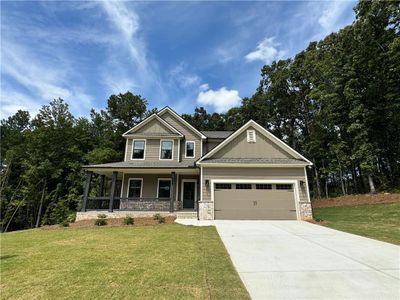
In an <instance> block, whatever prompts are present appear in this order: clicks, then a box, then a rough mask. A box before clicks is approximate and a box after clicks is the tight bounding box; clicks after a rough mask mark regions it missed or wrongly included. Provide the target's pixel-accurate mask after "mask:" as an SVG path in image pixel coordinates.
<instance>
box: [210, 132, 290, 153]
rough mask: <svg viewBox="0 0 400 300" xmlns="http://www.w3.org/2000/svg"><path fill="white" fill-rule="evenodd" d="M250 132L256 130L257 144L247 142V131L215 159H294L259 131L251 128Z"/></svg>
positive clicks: (225, 147) (231, 142)
mask: <svg viewBox="0 0 400 300" xmlns="http://www.w3.org/2000/svg"><path fill="white" fill-rule="evenodd" d="M248 130H255V132H256V142H255V143H249V142H247V130H245V131H244V132H242V133H241V134H239V135H238V136H237V137H236V138H234V139H233V140H232V141H230V142H229V143H228V144H226V145H225V146H224V147H223V148H222V149H221V150H219V151H217V152H216V153H215V154H213V155H212V157H213V158H294V157H293V156H292V155H290V154H289V153H287V152H286V151H284V150H283V149H282V148H281V147H279V146H277V145H276V144H275V143H274V142H272V141H270V140H269V139H268V138H267V137H265V136H264V135H263V134H261V133H260V132H259V131H258V130H257V129H255V128H253V127H252V126H250V127H249V128H248Z"/></svg>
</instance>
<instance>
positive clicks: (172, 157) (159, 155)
mask: <svg viewBox="0 0 400 300" xmlns="http://www.w3.org/2000/svg"><path fill="white" fill-rule="evenodd" d="M162 142H172V149H171V150H172V154H171V158H161V145H162ZM174 147H175V140H170V139H161V140H160V150H159V151H158V160H174Z"/></svg>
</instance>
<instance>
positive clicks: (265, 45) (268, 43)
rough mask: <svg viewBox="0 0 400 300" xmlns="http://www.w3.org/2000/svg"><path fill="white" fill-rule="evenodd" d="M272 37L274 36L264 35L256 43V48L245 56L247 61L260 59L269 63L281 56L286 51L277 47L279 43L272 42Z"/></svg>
mask: <svg viewBox="0 0 400 300" xmlns="http://www.w3.org/2000/svg"><path fill="white" fill-rule="evenodd" d="M274 39H275V38H274V37H269V38H268V37H266V38H265V39H264V40H263V41H261V42H260V43H259V44H258V45H257V48H256V50H254V51H252V52H250V53H249V54H247V55H246V56H245V57H246V59H247V60H248V61H255V60H261V61H263V62H264V63H266V64H269V63H271V62H272V61H274V60H276V59H280V58H282V57H283V56H284V55H285V53H286V52H285V51H282V50H279V49H278V46H279V44H278V43H276V42H274Z"/></svg>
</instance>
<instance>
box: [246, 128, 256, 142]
mask: <svg viewBox="0 0 400 300" xmlns="http://www.w3.org/2000/svg"><path fill="white" fill-rule="evenodd" d="M250 133H252V134H253V137H254V140H250ZM246 135H247V142H248V143H255V142H256V131H255V130H254V129H248V130H247V131H246Z"/></svg>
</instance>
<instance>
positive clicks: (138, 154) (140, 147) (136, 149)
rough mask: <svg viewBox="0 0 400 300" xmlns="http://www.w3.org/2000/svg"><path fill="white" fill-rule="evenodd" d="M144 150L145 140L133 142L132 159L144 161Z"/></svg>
mask: <svg viewBox="0 0 400 300" xmlns="http://www.w3.org/2000/svg"><path fill="white" fill-rule="evenodd" d="M145 148H146V141H145V140H133V143H132V159H144V150H145Z"/></svg>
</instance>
